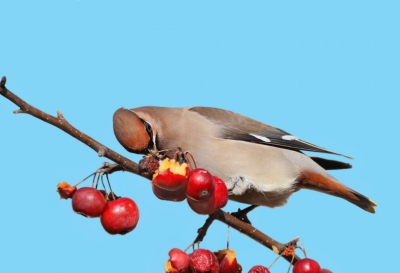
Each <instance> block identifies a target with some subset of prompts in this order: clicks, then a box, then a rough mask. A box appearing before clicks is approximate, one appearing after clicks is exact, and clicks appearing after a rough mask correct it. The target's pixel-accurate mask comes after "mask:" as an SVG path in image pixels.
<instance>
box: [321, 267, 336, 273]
mask: <svg viewBox="0 0 400 273" xmlns="http://www.w3.org/2000/svg"><path fill="white" fill-rule="evenodd" d="M319 273H333V272H332V271H330V270H329V269H326V268H322V269H321V271H320V272H319Z"/></svg>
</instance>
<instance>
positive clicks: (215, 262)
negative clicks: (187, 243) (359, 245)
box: [164, 248, 332, 273]
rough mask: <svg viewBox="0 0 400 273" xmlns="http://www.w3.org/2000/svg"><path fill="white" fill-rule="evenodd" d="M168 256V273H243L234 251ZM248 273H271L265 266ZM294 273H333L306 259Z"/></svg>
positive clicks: (178, 252) (174, 251) (172, 252)
mask: <svg viewBox="0 0 400 273" xmlns="http://www.w3.org/2000/svg"><path fill="white" fill-rule="evenodd" d="M168 254H169V260H168V261H167V262H166V263H165V266H164V269H165V272H166V273H205V272H207V273H242V266H241V265H240V264H239V263H238V262H237V260H236V253H235V251H234V250H230V249H224V250H219V251H218V252H211V251H210V250H207V249H201V248H199V249H196V250H194V251H193V252H192V253H190V254H187V253H186V252H184V251H182V250H180V249H178V248H173V249H171V250H170V252H169V253H168ZM248 273H270V270H269V269H268V268H267V267H265V266H262V265H255V266H253V267H252V268H251V269H250V270H249V271H248ZM293 273H332V271H330V270H328V269H321V267H320V265H319V264H318V263H317V262H316V261H315V260H312V259H309V258H304V259H302V260H300V261H298V262H297V263H296V264H295V265H294V267H293Z"/></svg>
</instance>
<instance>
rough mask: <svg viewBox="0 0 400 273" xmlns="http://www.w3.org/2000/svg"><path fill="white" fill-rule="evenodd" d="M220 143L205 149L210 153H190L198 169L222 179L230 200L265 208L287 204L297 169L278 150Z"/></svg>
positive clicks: (269, 147) (226, 141)
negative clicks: (203, 169)
mask: <svg viewBox="0 0 400 273" xmlns="http://www.w3.org/2000/svg"><path fill="white" fill-rule="evenodd" d="M233 142H234V143H233ZM214 144H215V143H214ZM217 144H218V142H217ZM220 144H221V145H214V146H212V147H210V146H206V147H207V149H209V151H210V152H207V151H204V150H203V151H197V150H193V152H192V153H193V156H194V158H195V159H196V162H197V166H198V167H201V168H205V169H207V170H208V171H209V172H210V173H211V174H213V175H215V176H218V177H220V178H221V179H222V180H224V182H225V184H226V185H227V187H228V190H229V191H230V192H231V195H230V199H231V200H235V201H238V202H242V203H248V204H254V205H262V206H268V207H277V206H283V205H285V204H286V202H287V199H288V198H289V197H290V195H291V194H292V193H293V192H294V191H295V183H296V179H297V177H298V175H299V170H298V168H297V166H295V165H293V163H292V162H291V161H289V160H287V158H286V156H285V154H284V153H282V151H281V150H280V149H279V148H276V147H272V146H263V145H258V144H252V143H247V142H239V143H238V141H231V140H221V141H220ZM197 153H199V154H200V153H201V156H197V155H196V154H197Z"/></svg>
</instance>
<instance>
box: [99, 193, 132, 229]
mask: <svg viewBox="0 0 400 273" xmlns="http://www.w3.org/2000/svg"><path fill="white" fill-rule="evenodd" d="M100 220H101V224H102V225H103V228H104V229H105V230H106V231H107V232H108V233H110V234H112V235H114V234H121V235H124V234H126V233H128V232H131V231H132V230H133V229H134V228H135V227H136V225H137V223H138V221H139V209H138V207H137V206H136V203H135V202H133V200H132V199H130V198H126V197H123V198H119V199H116V200H112V201H109V202H108V203H107V204H106V206H105V208H104V211H103V214H102V215H101V218H100Z"/></svg>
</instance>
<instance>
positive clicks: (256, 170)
mask: <svg viewBox="0 0 400 273" xmlns="http://www.w3.org/2000/svg"><path fill="white" fill-rule="evenodd" d="M113 125H114V133H115V136H116V137H117V140H118V141H119V142H120V143H121V145H122V146H124V147H125V148H126V149H127V150H128V151H130V152H134V153H139V154H149V153H151V154H158V151H161V150H168V149H171V150H176V149H177V148H178V147H180V148H181V149H182V150H183V151H188V152H190V153H191V154H192V155H193V157H194V159H195V160H196V163H197V166H198V167H201V168H204V169H207V170H208V171H209V172H210V173H211V174H213V175H216V176H218V177H220V178H221V179H222V180H224V181H225V183H226V185H227V187H228V190H229V191H230V197H229V198H230V199H232V200H235V201H238V202H242V203H247V204H253V205H262V206H268V207H277V206H283V205H285V204H286V202H287V200H288V198H289V197H290V196H291V195H292V193H294V192H296V191H298V190H300V189H311V190H316V191H320V192H323V193H327V194H330V195H334V196H337V197H341V198H343V199H345V200H347V201H349V202H351V203H353V204H355V205H357V206H359V207H360V208H362V209H364V210H366V211H368V212H371V213H374V212H375V208H374V207H375V206H376V204H375V203H374V202H373V201H372V200H370V199H369V198H367V197H365V196H364V195H361V194H360V193H358V192H356V191H354V190H352V189H350V188H348V187H346V186H345V185H343V184H341V183H340V182H339V181H338V180H336V179H335V178H334V177H333V176H332V175H330V174H329V173H328V172H327V171H326V170H332V169H347V168H351V165H349V164H347V163H343V162H339V161H334V160H328V159H323V158H319V157H310V156H308V155H306V154H304V153H302V152H301V151H302V150H303V151H312V152H322V153H330V154H336V155H340V154H338V153H335V152H332V151H329V150H326V149H324V148H321V147H318V146H316V145H313V144H311V143H308V142H305V141H303V140H301V139H299V138H297V137H295V136H292V135H290V134H289V133H287V132H285V131H282V130H280V129H277V128H275V127H272V126H270V125H267V124H264V123H261V122H259V121H256V120H253V119H250V118H248V117H245V116H242V115H240V114H237V113H234V112H231V111H227V110H223V109H218V108H210V107H188V108H165V107H139V108H134V109H131V110H128V109H124V108H120V109H118V110H117V111H116V112H115V114H114V117H113ZM345 157H346V156H345Z"/></svg>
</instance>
